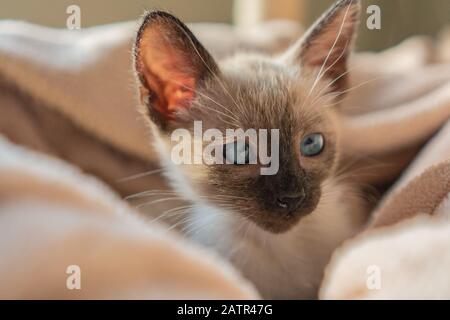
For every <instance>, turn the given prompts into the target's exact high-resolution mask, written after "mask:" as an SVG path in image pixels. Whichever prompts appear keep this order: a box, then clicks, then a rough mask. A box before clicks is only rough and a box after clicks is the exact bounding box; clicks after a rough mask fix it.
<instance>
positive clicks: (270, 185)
mask: <svg viewBox="0 0 450 320" xmlns="http://www.w3.org/2000/svg"><path fill="white" fill-rule="evenodd" d="M358 17H359V1H357V0H341V1H338V2H337V3H336V4H335V5H334V6H333V7H332V8H331V9H330V10H329V11H328V12H326V13H325V14H324V15H323V16H322V17H321V18H320V19H319V20H318V21H317V23H316V24H315V25H314V26H313V27H311V28H310V30H309V31H308V32H307V33H305V35H304V36H303V37H302V39H300V40H299V41H298V42H297V43H295V44H294V45H293V46H292V47H291V48H290V49H289V50H288V51H286V52H285V53H284V54H282V55H280V56H277V57H266V56H259V55H250V54H243V55H237V56H235V57H233V58H230V59H227V60H226V61H222V62H220V63H219V62H216V61H215V60H214V59H213V57H212V56H211V55H210V54H209V53H208V52H207V50H206V49H205V48H204V47H203V46H202V45H201V44H200V42H199V41H198V40H197V39H196V38H195V36H194V35H193V34H192V33H191V31H190V30H189V29H188V28H187V27H186V26H185V25H184V24H183V23H182V22H181V21H179V20H178V19H177V18H175V17H173V16H172V15H170V14H168V13H165V12H161V11H155V12H150V13H148V14H147V15H146V16H145V18H144V21H143V24H142V26H141V28H140V30H139V32H138V35H137V39H136V44H135V67H136V72H137V75H138V78H139V81H140V88H139V89H140V95H141V101H142V104H143V106H144V107H145V113H146V114H147V115H148V117H149V119H150V120H151V121H150V122H151V126H152V128H153V131H154V133H155V134H156V136H157V139H158V141H159V142H160V143H159V145H160V147H159V150H160V152H162V153H163V155H162V156H163V158H165V159H170V155H171V152H172V151H173V146H174V142H172V141H171V134H172V133H173V132H174V130H176V129H186V130H184V131H182V132H185V135H186V134H187V133H191V134H192V135H191V136H192V137H193V136H194V132H193V131H194V121H201V124H202V129H203V132H205V131H206V130H207V129H210V128H215V129H218V130H219V131H220V132H222V133H223V135H224V136H226V134H225V132H226V131H225V130H226V129H236V128H242V129H243V130H247V129H255V130H256V131H257V132H258V130H259V129H268V130H269V134H268V143H269V144H270V143H271V142H273V141H274V140H275V137H274V136H273V134H272V133H271V131H270V130H271V129H278V130H279V131H278V134H279V144H278V145H277V147H278V150H276V151H277V152H278V159H279V166H278V168H277V169H278V171H277V173H276V174H274V175H262V174H261V170H260V169H261V167H268V166H271V165H273V164H272V163H269V164H267V163H266V164H262V163H261V162H258V163H257V164H246V162H245V161H244V164H213V165H208V164H206V163H204V162H203V164H192V165H182V166H179V172H180V174H181V175H182V176H183V179H184V180H185V181H186V183H187V184H188V188H189V189H190V190H193V191H194V193H195V194H196V195H197V196H198V199H207V201H209V202H211V203H213V204H215V205H217V206H222V207H227V208H232V209H231V212H230V214H236V215H240V216H242V217H245V218H248V219H250V220H251V221H253V222H255V223H256V224H257V225H259V226H260V227H262V228H264V229H266V230H269V231H272V232H283V231H286V230H288V229H289V228H291V227H292V226H293V225H295V224H296V223H297V222H298V221H299V219H300V218H301V217H302V216H305V215H307V214H308V213H311V212H312V211H313V210H314V209H315V208H316V206H317V204H318V202H319V200H320V198H321V196H322V191H321V189H322V185H323V182H324V180H325V179H327V178H328V177H329V176H330V175H332V173H333V168H334V166H335V162H336V158H337V155H336V153H337V149H338V148H337V138H336V131H335V128H334V125H333V116H332V114H333V111H332V109H333V108H332V107H331V105H333V104H335V102H336V100H335V99H336V97H337V96H339V95H340V94H342V93H344V92H345V90H346V85H347V67H346V65H347V59H348V55H349V53H350V51H351V47H352V42H353V35H354V33H355V29H356V25H357V23H358V19H359V18H358ZM247 138H248V137H247ZM216 140H219V141H215V146H218V149H214V151H213V152H212V154H213V155H215V156H216V157H217V156H218V154H220V155H222V154H223V156H224V157H225V158H226V160H228V162H236V161H235V160H236V158H235V157H234V156H233V157H232V159H231V160H230V159H229V154H232V153H233V152H227V150H233V151H234V152H235V154H241V155H242V154H243V157H244V158H245V159H247V160H248V158H246V156H247V157H248V155H249V154H250V153H251V152H252V149H253V148H255V149H257V145H255V143H253V142H254V141H253V142H252V141H249V140H246V141H247V143H245V144H244V146H243V147H242V145H239V146H238V145H236V143H235V141H233V140H231V141H230V139H227V138H225V137H224V138H223V140H221V139H216ZM186 141H189V140H185V142H186ZM177 143H178V142H177ZM191 143H192V144H195V143H198V142H195V139H192V140H191ZM208 143H209V142H204V141H203V142H200V145H201V144H203V146H205V144H208ZM197 146H198V145H197ZM217 150H219V151H217ZM221 150H223V153H222V152H221ZM269 150H270V149H269ZM183 152H184V153H185V152H186V151H185V150H183ZM271 156H274V155H271ZM227 158H228V159H227ZM169 161H170V160H169ZM225 162H226V161H225ZM177 170H178V169H177ZM183 179H181V180H183Z"/></svg>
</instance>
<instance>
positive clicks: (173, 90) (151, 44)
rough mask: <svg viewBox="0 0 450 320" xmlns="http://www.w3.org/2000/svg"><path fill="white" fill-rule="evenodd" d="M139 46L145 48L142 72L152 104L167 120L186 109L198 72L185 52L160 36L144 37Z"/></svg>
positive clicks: (191, 98) (190, 99)
mask: <svg viewBox="0 0 450 320" xmlns="http://www.w3.org/2000/svg"><path fill="white" fill-rule="evenodd" d="M151 39H159V40H158V41H154V40H153V41H150V40H151ZM141 46H142V48H143V51H144V52H143V58H144V59H143V61H142V65H143V71H144V76H145V78H146V82H147V86H148V89H150V91H151V96H152V101H151V103H152V105H153V107H155V108H156V109H157V110H158V112H159V113H160V114H162V115H163V116H164V117H165V118H166V119H172V118H173V113H174V112H175V111H176V110H178V109H180V108H189V106H190V103H191V102H192V100H193V99H194V96H195V93H194V92H195V86H196V85H197V83H196V82H197V81H196V78H197V76H198V75H197V74H196V72H195V69H194V68H193V66H192V65H191V63H192V62H191V61H190V60H191V59H190V58H189V56H187V55H186V53H185V52H183V51H182V50H179V48H177V47H174V46H173V45H171V44H170V43H168V42H165V41H162V40H161V39H160V38H159V37H156V36H154V35H153V36H152V37H145V38H143V40H142V42H141Z"/></svg>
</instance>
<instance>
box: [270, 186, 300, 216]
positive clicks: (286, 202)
mask: <svg viewBox="0 0 450 320" xmlns="http://www.w3.org/2000/svg"><path fill="white" fill-rule="evenodd" d="M304 200H305V191H304V190H301V191H299V192H296V193H284V194H281V195H280V196H278V197H277V198H276V199H275V202H276V205H277V206H278V207H280V208H282V209H285V210H286V211H288V212H293V211H295V210H297V209H298V208H299V207H300V205H301V204H302V202H303V201H304Z"/></svg>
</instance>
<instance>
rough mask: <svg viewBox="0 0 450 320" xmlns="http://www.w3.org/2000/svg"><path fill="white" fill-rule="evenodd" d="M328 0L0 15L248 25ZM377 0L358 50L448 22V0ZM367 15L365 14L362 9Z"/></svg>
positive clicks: (5, 11) (311, 12) (49, 6)
mask: <svg viewBox="0 0 450 320" xmlns="http://www.w3.org/2000/svg"><path fill="white" fill-rule="evenodd" d="M333 2H334V0H189V1H179V0H129V1H121V0H96V1H89V0H77V1H74V0H40V1H31V0H16V1H5V0H3V1H0V19H18V20H25V21H28V22H33V23H37V24H41V25H46V26H50V27H55V28H65V26H66V19H67V16H68V14H67V13H66V9H67V7H68V6H70V5H74V4H75V5H78V6H79V7H80V8H81V23H82V27H89V26H94V25H99V24H107V23H112V22H119V21H127V20H135V19H136V18H137V17H139V16H140V15H141V14H142V12H143V11H144V10H145V9H163V10H168V11H170V12H172V13H174V14H175V15H177V16H179V17H180V18H182V19H183V20H185V21H187V22H221V23H234V24H241V25H253V24H257V23H259V22H261V21H262V20H269V19H291V20H295V21H298V22H300V23H301V24H303V25H305V26H307V25H310V24H311V23H312V22H313V21H314V19H315V18H317V16H319V15H320V14H321V13H322V12H323V11H324V10H325V9H326V8H327V7H329V6H330V5H331V3H333ZM372 4H375V5H378V6H379V7H380V9H381V30H368V29H367V28H366V27H365V19H363V21H362V22H363V23H362V24H361V28H360V34H361V36H360V37H359V39H358V42H357V49H358V50H376V51H378V50H382V49H385V48H388V47H390V46H392V45H394V44H396V43H399V42H400V41H402V40H404V39H406V38H407V37H409V36H411V35H436V34H437V33H438V31H439V30H440V29H442V26H443V25H446V24H448V23H449V22H450V1H449V0H426V1H425V0H396V1H392V0H363V8H367V6H369V5H372ZM364 16H365V17H366V18H367V17H368V16H369V14H367V13H365V12H363V18H364Z"/></svg>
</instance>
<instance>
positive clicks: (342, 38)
mask: <svg viewBox="0 0 450 320" xmlns="http://www.w3.org/2000/svg"><path fill="white" fill-rule="evenodd" d="M359 15H360V1H359V0H339V1H337V2H336V3H335V4H334V5H333V6H332V7H331V8H330V9H329V10H328V11H327V12H325V14H323V15H322V17H320V18H319V19H318V20H317V21H316V23H315V24H314V25H313V26H312V27H311V28H310V29H309V30H308V31H307V32H306V33H305V35H304V36H303V37H302V38H301V39H300V40H299V41H298V42H297V43H296V44H294V45H293V46H292V47H291V48H290V49H289V50H288V51H287V52H286V54H285V55H284V56H283V57H282V59H283V60H284V61H285V62H288V63H295V64H299V63H300V66H301V68H303V69H307V68H315V69H316V70H318V72H320V74H322V77H327V78H328V79H329V80H332V81H334V82H333V83H332V85H330V89H331V90H330V91H335V92H342V91H344V90H345V89H346V88H347V74H346V72H347V60H348V57H349V54H350V53H351V51H352V48H353V39H354V36H355V33H356V29H357V27H358V24H359Z"/></svg>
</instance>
